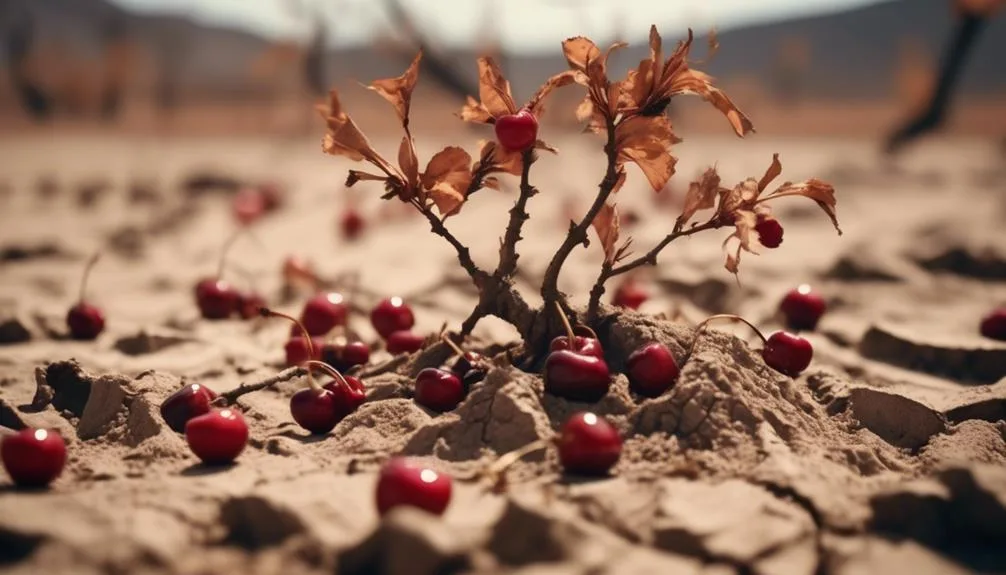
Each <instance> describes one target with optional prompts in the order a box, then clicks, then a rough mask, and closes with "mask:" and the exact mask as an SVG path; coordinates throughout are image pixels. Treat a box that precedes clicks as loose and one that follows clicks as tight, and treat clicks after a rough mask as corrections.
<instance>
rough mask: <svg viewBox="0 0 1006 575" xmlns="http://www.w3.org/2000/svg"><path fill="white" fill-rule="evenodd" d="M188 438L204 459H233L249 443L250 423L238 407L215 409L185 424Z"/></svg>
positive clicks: (214, 461)
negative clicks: (236, 408)
mask: <svg viewBox="0 0 1006 575" xmlns="http://www.w3.org/2000/svg"><path fill="white" fill-rule="evenodd" d="M185 441H187V442H188V444H189V449H191V450H192V453H195V454H196V457H198V458H199V459H201V460H202V461H203V463H206V464H208V465H220V464H225V463H230V462H232V461H234V460H235V459H237V456H238V455H240V454H241V452H242V451H244V448H245V445H247V444H248V424H247V423H245V418H244V416H242V415H241V412H239V411H237V410H235V409H214V410H212V411H210V412H208V413H204V414H203V415H200V416H198V417H193V418H192V419H190V420H189V422H188V423H187V424H185Z"/></svg>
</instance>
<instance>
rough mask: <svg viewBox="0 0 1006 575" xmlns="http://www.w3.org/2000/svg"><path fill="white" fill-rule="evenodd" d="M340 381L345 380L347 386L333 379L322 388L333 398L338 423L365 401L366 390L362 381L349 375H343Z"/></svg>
mask: <svg viewBox="0 0 1006 575" xmlns="http://www.w3.org/2000/svg"><path fill="white" fill-rule="evenodd" d="M342 379H345V380H346V384H347V385H343V384H342V382H340V381H337V380H334V379H333V380H332V381H330V382H328V383H326V384H325V385H324V386H323V387H324V388H325V389H326V390H328V391H330V392H332V395H333V396H335V405H334V408H335V415H336V417H337V418H338V421H342V420H343V419H344V418H345V417H346V416H347V415H349V414H350V413H353V412H354V411H356V409H357V408H358V407H360V406H361V405H363V404H364V402H366V401H367V390H366V388H364V387H363V382H362V381H360V380H359V379H357V378H355V377H353V376H351V375H343V376H342Z"/></svg>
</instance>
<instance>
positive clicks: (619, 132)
mask: <svg viewBox="0 0 1006 575" xmlns="http://www.w3.org/2000/svg"><path fill="white" fill-rule="evenodd" d="M679 141H680V140H679V139H678V138H677V137H676V136H675V135H674V132H673V131H672V130H671V121H670V120H669V119H667V117H666V116H654V117H646V116H632V117H630V118H628V119H626V120H624V121H622V122H619V123H618V125H617V126H616V127H615V146H616V148H617V149H618V161H619V162H620V163H624V162H627V161H628V162H635V164H636V165H637V166H639V169H640V170H642V171H643V174H644V175H645V176H646V179H647V180H648V181H649V182H650V186H651V187H652V188H653V189H654V190H655V191H658V192H659V191H660V190H662V189H664V186H666V185H667V182H668V180H670V179H671V176H673V175H674V164H675V163H676V162H677V159H676V158H675V157H674V156H672V155H671V146H672V145H674V144H675V143H677V142H679Z"/></svg>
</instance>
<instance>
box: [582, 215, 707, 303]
mask: <svg viewBox="0 0 1006 575" xmlns="http://www.w3.org/2000/svg"><path fill="white" fill-rule="evenodd" d="M722 225H723V224H722V223H721V222H720V219H719V218H718V217H715V216H714V217H713V218H712V219H710V220H709V221H708V222H705V223H703V224H697V225H694V226H692V227H690V228H688V229H683V228H682V226H681V225H680V224H679V225H676V226H674V230H673V231H672V232H671V233H669V234H667V235H666V236H664V239H662V240H660V242H658V243H657V245H655V246H653V249H651V250H650V251H648V252H646V253H645V254H643V255H641V256H639V257H636V258H634V259H631V260H629V261H627V262H625V263H622V264H618V265H616V263H617V262H609V261H605V262H604V264H602V265H601V273H600V274H598V276H597V280H596V281H595V282H594V287H593V288H591V290H590V303H589V304H588V305H587V317H589V318H591V319H593V318H595V317H597V312H598V309H599V308H600V305H601V296H602V295H604V284H605V283H607V281H608V280H609V279H611V278H613V277H615V276H620V275H622V274H624V273H628V272H630V271H632V270H634V269H636V268H638V267H641V266H644V265H651V266H655V265H657V256H658V255H660V252H661V251H663V249H664V248H666V247H667V246H668V244H670V243H671V242H673V241H674V240H676V239H678V238H683V237H685V236H690V235H692V234H696V233H698V232H702V231H705V230H712V229H716V228H719V227H721V226H722Z"/></svg>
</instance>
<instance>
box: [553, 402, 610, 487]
mask: <svg viewBox="0 0 1006 575" xmlns="http://www.w3.org/2000/svg"><path fill="white" fill-rule="evenodd" d="M557 447H558V451H559V462H560V463H561V464H562V468H563V469H564V470H565V471H566V473H570V474H573V475H588V476H601V475H607V474H608V472H609V471H610V470H611V468H612V467H614V466H615V463H617V462H618V458H619V457H620V456H621V455H622V438H621V436H619V434H618V430H617V429H615V426H613V425H611V424H610V423H608V421H607V420H606V419H604V418H603V417H600V416H598V415H596V414H594V413H590V412H584V411H581V412H577V413H574V414H573V415H571V416H570V417H569V419H567V420H566V422H565V423H563V424H562V429H561V430H560V434H559V439H558V440H557Z"/></svg>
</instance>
